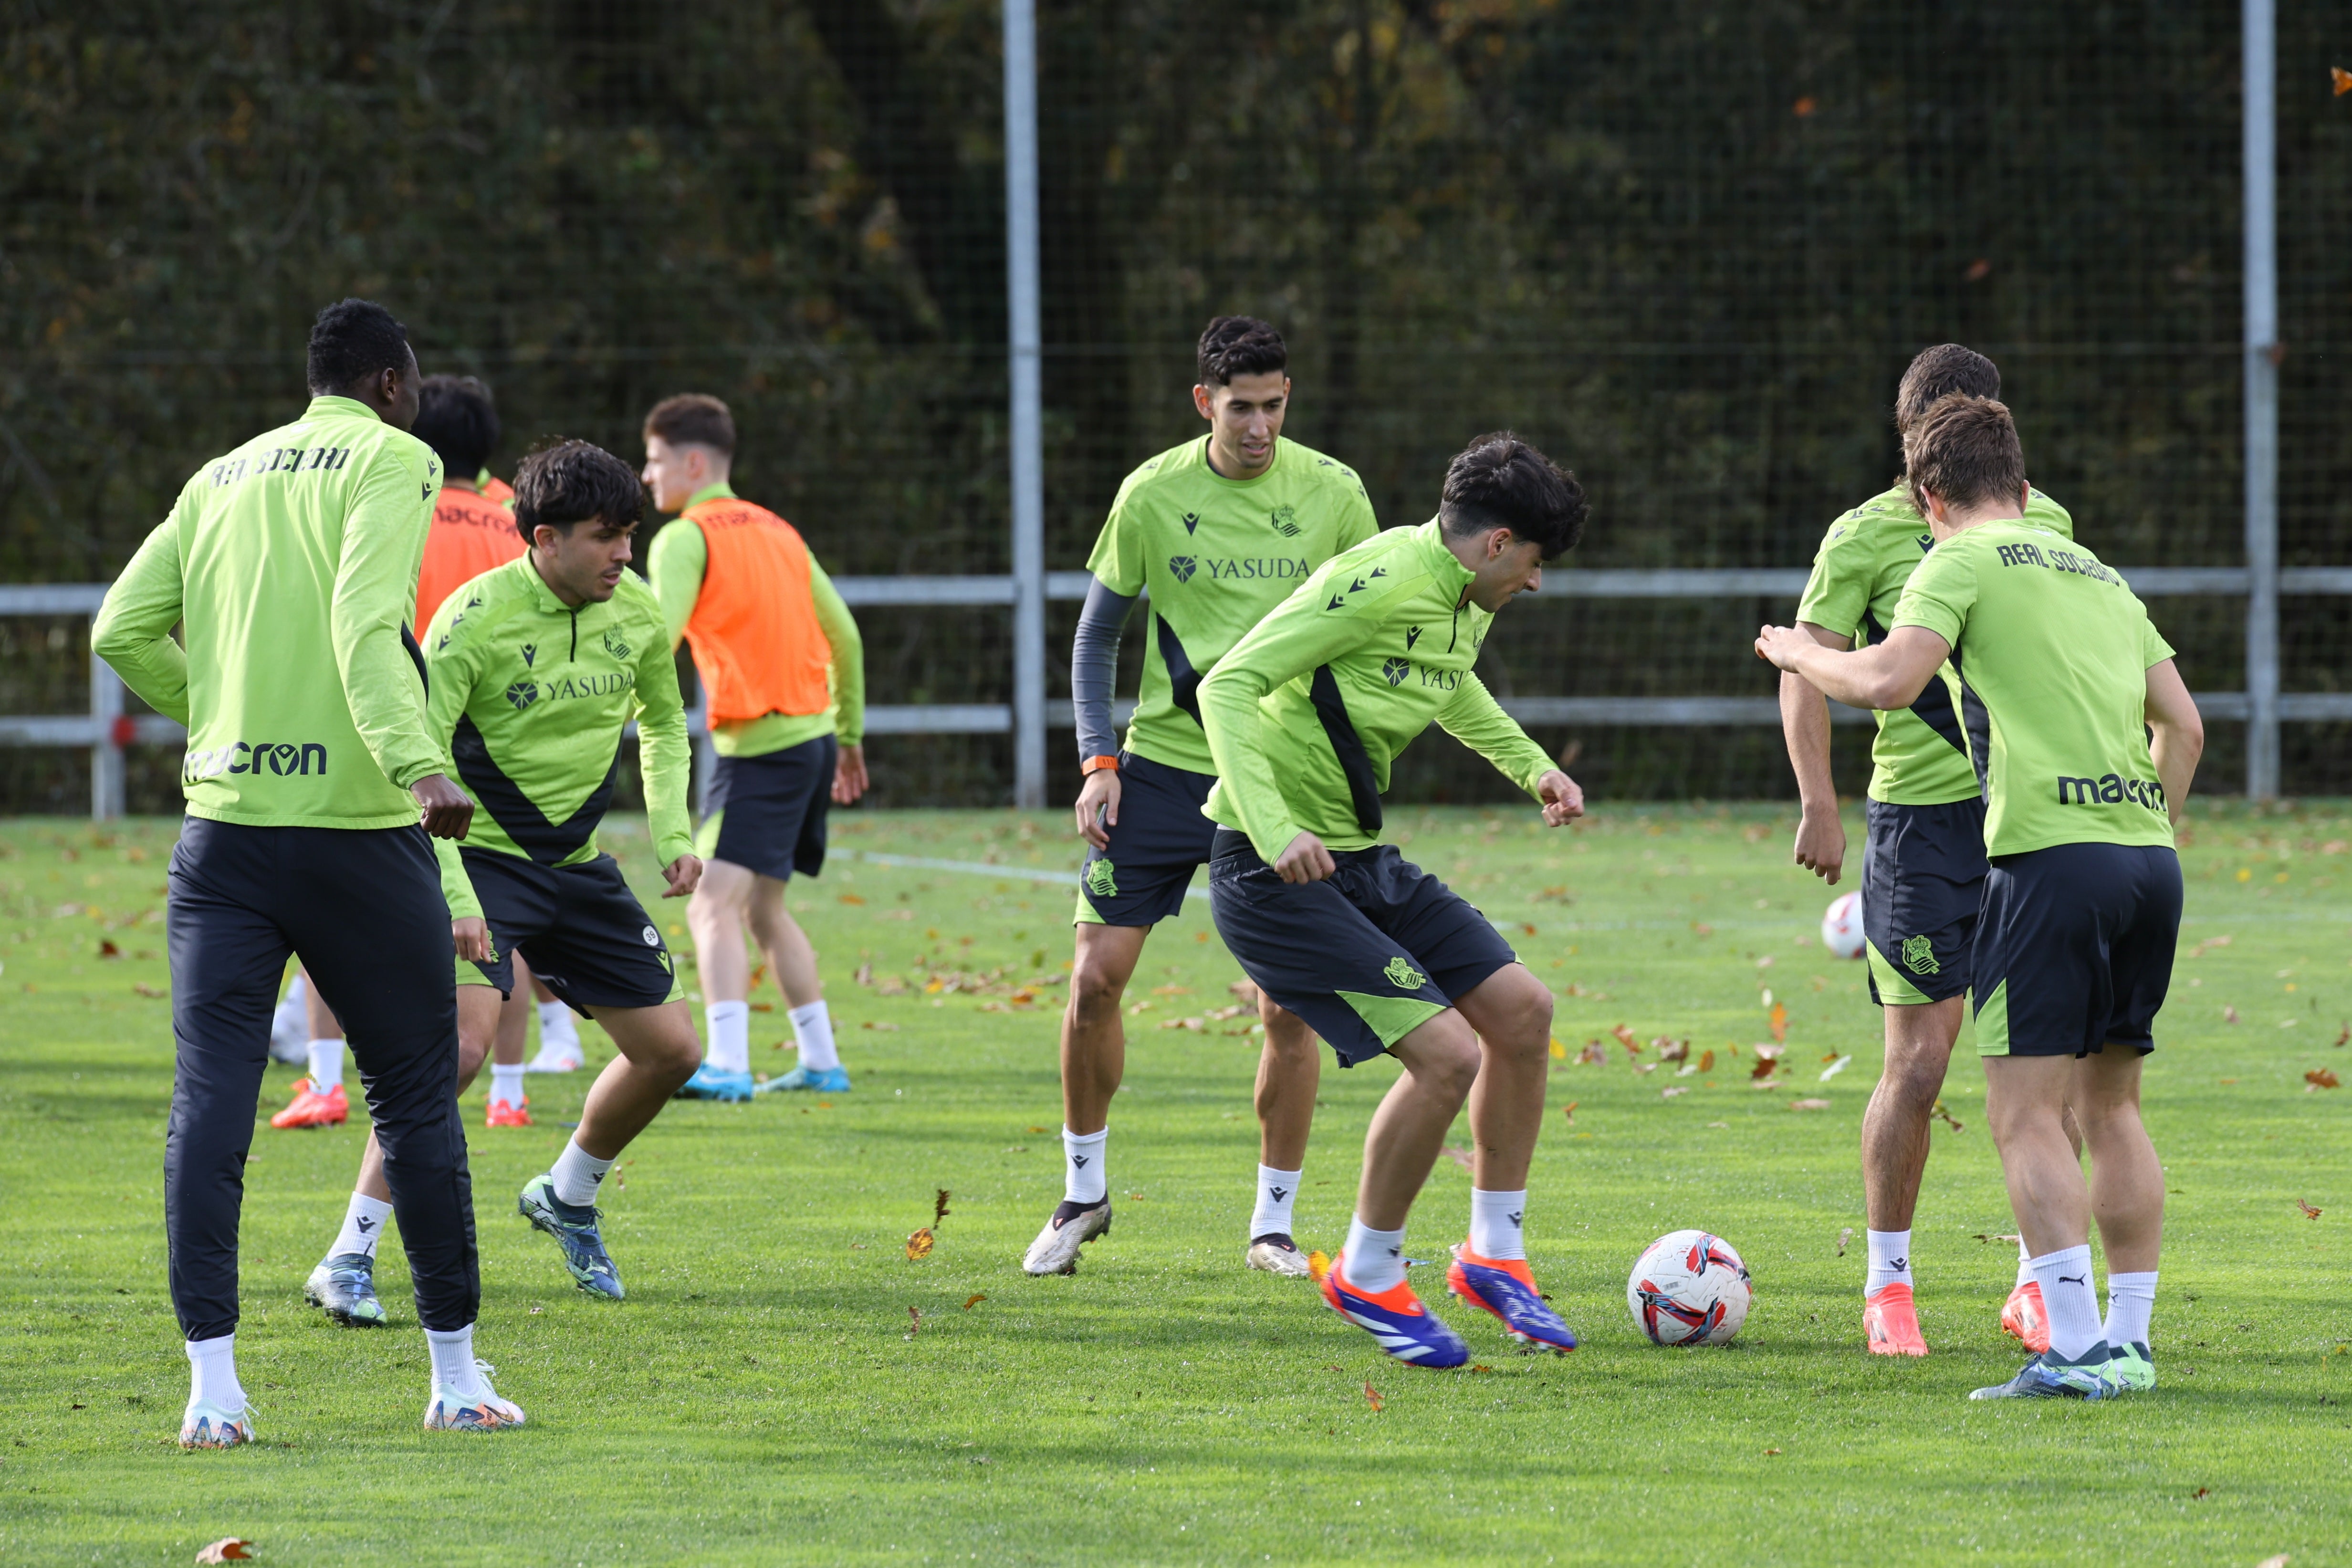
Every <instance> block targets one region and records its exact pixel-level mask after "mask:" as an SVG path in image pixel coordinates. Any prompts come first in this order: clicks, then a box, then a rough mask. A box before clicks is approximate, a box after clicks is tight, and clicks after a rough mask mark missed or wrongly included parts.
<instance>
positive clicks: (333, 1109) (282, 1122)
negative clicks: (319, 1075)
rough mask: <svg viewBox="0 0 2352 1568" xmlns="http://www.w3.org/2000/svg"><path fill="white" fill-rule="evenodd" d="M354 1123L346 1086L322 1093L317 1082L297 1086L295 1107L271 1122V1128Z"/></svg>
mask: <svg viewBox="0 0 2352 1568" xmlns="http://www.w3.org/2000/svg"><path fill="white" fill-rule="evenodd" d="M351 1119H352V1102H351V1100H348V1099H347V1098H345V1096H344V1094H343V1086H342V1085H341V1084H337V1085H335V1087H334V1088H332V1089H329V1090H327V1092H326V1093H324V1094H320V1092H319V1086H318V1084H317V1082H316V1081H315V1080H313V1079H307V1078H306V1079H300V1080H299V1081H298V1082H297V1083H296V1084H295V1085H294V1103H293V1104H291V1105H289V1106H288V1107H287V1108H286V1109H285V1110H281V1111H279V1112H278V1114H277V1115H275V1116H273V1117H271V1118H270V1119H269V1125H271V1126H272V1127H341V1125H342V1124H343V1123H344V1122H346V1121H350V1120H351Z"/></svg>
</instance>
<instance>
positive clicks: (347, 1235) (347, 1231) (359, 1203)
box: [327, 1193, 392, 1258]
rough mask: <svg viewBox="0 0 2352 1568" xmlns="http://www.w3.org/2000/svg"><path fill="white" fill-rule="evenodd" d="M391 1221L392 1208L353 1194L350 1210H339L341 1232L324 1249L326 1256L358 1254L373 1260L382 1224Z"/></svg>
mask: <svg viewBox="0 0 2352 1568" xmlns="http://www.w3.org/2000/svg"><path fill="white" fill-rule="evenodd" d="M391 1217H392V1205H390V1204H388V1203H385V1202H384V1201H383V1199H382V1198H372V1197H370V1196H368V1195H367V1194H365V1193H353V1194H352V1202H351V1206H350V1207H348V1208H346V1209H344V1210H343V1228H342V1229H341V1230H339V1231H337V1232H336V1233H335V1245H334V1246H332V1247H329V1248H327V1256H328V1257H330V1258H340V1257H341V1256H342V1255H343V1254H344V1253H346V1252H358V1253H363V1254H365V1255H366V1256H367V1257H370V1258H373V1257H374V1256H375V1244H376V1243H377V1242H379V1241H382V1240H383V1222H384V1221H385V1220H387V1219H389V1218H391Z"/></svg>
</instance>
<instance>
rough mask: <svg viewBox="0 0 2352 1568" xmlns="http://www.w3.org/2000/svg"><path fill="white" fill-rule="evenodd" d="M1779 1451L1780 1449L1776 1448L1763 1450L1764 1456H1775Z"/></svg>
mask: <svg viewBox="0 0 2352 1568" xmlns="http://www.w3.org/2000/svg"><path fill="white" fill-rule="evenodd" d="M1764 1452H1765V1453H1766V1454H1768V1455H1769V1454H1777V1453H1779V1452H1780V1449H1778V1448H1767V1449H1765V1450H1764Z"/></svg>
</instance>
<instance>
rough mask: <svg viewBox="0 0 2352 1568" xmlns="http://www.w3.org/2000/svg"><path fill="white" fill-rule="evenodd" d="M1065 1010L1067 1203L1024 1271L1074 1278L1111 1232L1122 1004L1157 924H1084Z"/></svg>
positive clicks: (1122, 1062)
mask: <svg viewBox="0 0 2352 1568" xmlns="http://www.w3.org/2000/svg"><path fill="white" fill-rule="evenodd" d="M1076 931H1077V939H1076V956H1075V957H1074V958H1073V959H1072V961H1071V964H1070V995H1069V1000H1068V1001H1067V1002H1066V1003H1065V1004H1064V1005H1063V1008H1062V1202H1061V1205H1060V1206H1058V1207H1057V1208H1055V1210H1054V1214H1053V1217H1052V1218H1050V1219H1048V1220H1047V1221H1046V1222H1045V1229H1044V1230H1042V1231H1040V1232H1038V1234H1037V1239H1036V1240H1034V1241H1033V1242H1031V1243H1030V1244H1029V1250H1028V1252H1027V1253H1026V1254H1025V1255H1024V1257H1023V1258H1022V1260H1021V1267H1022V1268H1024V1269H1025V1270H1027V1271H1028V1272H1029V1273H1031V1274H1069V1273H1073V1272H1075V1271H1076V1268H1077V1266H1078V1248H1079V1247H1082V1246H1084V1245H1085V1244H1086V1243H1087V1242H1089V1241H1092V1240H1093V1239H1094V1238H1095V1237H1097V1236H1100V1235H1102V1234H1104V1233H1105V1232H1107V1231H1108V1230H1109V1229H1110V1189H1109V1184H1108V1178H1107V1177H1106V1176H1105V1175H1104V1173H1103V1146H1104V1144H1105V1143H1106V1142H1108V1141H1109V1136H1110V1101H1111V1097H1112V1096H1113V1095H1115V1094H1117V1093H1118V1086H1119V1080H1120V1079H1122V1078H1124V1077H1125V1076H1126V1074H1127V1027H1126V1022H1125V1019H1124V1018H1123V1016H1121V1014H1120V1012H1119V1004H1120V1002H1121V1001H1122V1000H1123V999H1124V998H1125V997H1126V995H1127V983H1128V982H1129V980H1131V979H1133V978H1134V976H1135V965H1136V963H1137V962H1138V961H1139V959H1141V957H1142V956H1143V943H1144V939H1146V938H1147V937H1149V936H1150V934H1151V928H1150V927H1149V926H1107V925H1096V924H1094V923H1092V922H1091V921H1080V922H1079V923H1078V925H1077V927H1076Z"/></svg>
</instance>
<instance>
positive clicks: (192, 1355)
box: [186, 1329, 236, 1366]
mask: <svg viewBox="0 0 2352 1568" xmlns="http://www.w3.org/2000/svg"><path fill="white" fill-rule="evenodd" d="M186 1349H187V1352H188V1364H190V1365H191V1366H194V1365H195V1364H197V1363H201V1362H209V1361H215V1360H217V1359H218V1358H220V1357H222V1356H225V1355H226V1356H233V1355H235V1354H236V1330H234V1329H231V1330H230V1331H228V1332H227V1333H225V1334H220V1335H216V1336H215V1337H214V1338H212V1339H209V1340H190V1341H188V1342H187V1345H186Z"/></svg>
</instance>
